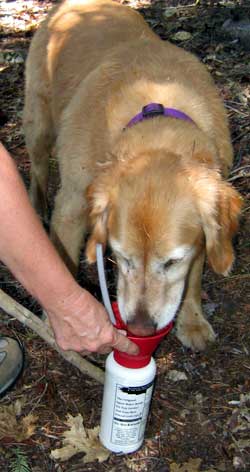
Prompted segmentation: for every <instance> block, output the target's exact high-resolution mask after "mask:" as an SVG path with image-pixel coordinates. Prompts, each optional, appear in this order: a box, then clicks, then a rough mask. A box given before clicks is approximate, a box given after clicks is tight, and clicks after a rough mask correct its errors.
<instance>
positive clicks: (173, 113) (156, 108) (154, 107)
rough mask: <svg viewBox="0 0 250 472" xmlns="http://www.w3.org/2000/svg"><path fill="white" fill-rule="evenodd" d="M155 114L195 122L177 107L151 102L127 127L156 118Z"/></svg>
mask: <svg viewBox="0 0 250 472" xmlns="http://www.w3.org/2000/svg"><path fill="white" fill-rule="evenodd" d="M155 116H166V117H171V118H176V119H178V120H185V121H191V122H192V123H193V120H192V119H191V118H190V117H189V116H188V115H186V113H183V111H180V110H176V109H175V108H165V107H164V106H163V105H162V104H161V103H149V104H148V105H146V106H145V107H143V108H142V111H141V112H140V113H138V114H137V115H135V116H134V117H133V118H132V119H131V120H130V121H129V122H128V124H127V126H126V128H131V126H133V125H136V124H137V123H139V122H140V121H144V120H147V119H149V118H154V117H155ZM126 128H125V129H126Z"/></svg>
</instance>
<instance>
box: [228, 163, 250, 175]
mask: <svg viewBox="0 0 250 472" xmlns="http://www.w3.org/2000/svg"><path fill="white" fill-rule="evenodd" d="M245 169H250V164H247V165H245V166H241V167H236V168H235V169H232V170H231V172H230V174H235V172H239V171H240V170H245Z"/></svg>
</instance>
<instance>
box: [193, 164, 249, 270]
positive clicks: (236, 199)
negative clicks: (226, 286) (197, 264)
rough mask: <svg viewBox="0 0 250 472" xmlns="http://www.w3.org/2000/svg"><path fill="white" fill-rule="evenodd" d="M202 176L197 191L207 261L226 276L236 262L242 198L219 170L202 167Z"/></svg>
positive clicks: (196, 184)
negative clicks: (235, 235)
mask: <svg viewBox="0 0 250 472" xmlns="http://www.w3.org/2000/svg"><path fill="white" fill-rule="evenodd" d="M202 174H203V175H202ZM200 177H201V178H198V179H196V181H195V190H196V194H198V195H197V197H198V198H197V203H198V208H199V213H200V217H201V222H202V226H203V230H204V233H205V238H206V251H207V257H208V262H209V264H210V265H211V267H212V269H213V270H214V271H215V272H216V273H218V274H223V275H227V274H228V273H229V271H230V269H231V267H232V264H233V261H234V250H233V246H232V238H233V235H234V234H235V232H236V231H237V228H238V220H239V214H240V210H241V207H242V203H243V199H242V197H241V196H240V194H239V193H238V192H237V191H236V190H235V189H234V188H233V187H232V186H231V185H230V184H229V183H228V182H225V181H223V180H222V178H221V176H220V174H219V173H218V172H216V171H214V170H208V169H206V171H205V172H204V168H203V169H202V171H201V175H200ZM192 180H193V181H194V179H192Z"/></svg>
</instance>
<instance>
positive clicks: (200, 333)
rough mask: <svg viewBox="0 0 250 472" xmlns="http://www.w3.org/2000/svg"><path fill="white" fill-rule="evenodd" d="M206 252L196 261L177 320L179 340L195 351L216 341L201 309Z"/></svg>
mask: <svg viewBox="0 0 250 472" xmlns="http://www.w3.org/2000/svg"><path fill="white" fill-rule="evenodd" d="M204 258H205V255H204V252H202V253H201V254H200V255H199V256H198V257H197V259H196V260H195V261H194V263H193V266H192V269H191V272H190V275H189V280H188V286H187V291H186V295H185V299H184V301H183V304H182V307H181V310H180V313H179V315H178V319H177V333H176V335H177V338H178V339H179V340H180V341H181V342H182V344H184V346H186V347H189V348H191V349H192V350H193V351H201V350H203V349H205V347H206V345H207V344H208V343H209V342H213V341H214V340H215V333H214V330H213V328H212V326H211V325H210V324H209V323H208V321H207V320H205V318H204V316H203V313H202V307H201V277H202V271H203V264H204Z"/></svg>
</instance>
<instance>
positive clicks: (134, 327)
mask: <svg viewBox="0 0 250 472" xmlns="http://www.w3.org/2000/svg"><path fill="white" fill-rule="evenodd" d="M127 327H128V331H129V332H130V333H131V334H134V335H136V336H152V335H153V334H155V326H154V325H150V326H149V325H141V324H139V323H133V322H132V323H131V322H130V323H128V324H127Z"/></svg>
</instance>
